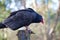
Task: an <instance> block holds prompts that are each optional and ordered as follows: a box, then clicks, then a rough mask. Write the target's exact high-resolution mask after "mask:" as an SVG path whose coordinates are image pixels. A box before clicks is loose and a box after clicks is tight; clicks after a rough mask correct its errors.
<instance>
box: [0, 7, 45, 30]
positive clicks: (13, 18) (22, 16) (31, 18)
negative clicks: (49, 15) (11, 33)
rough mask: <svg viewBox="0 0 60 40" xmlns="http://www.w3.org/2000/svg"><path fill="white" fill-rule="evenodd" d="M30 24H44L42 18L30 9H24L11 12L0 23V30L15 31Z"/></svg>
mask: <svg viewBox="0 0 60 40" xmlns="http://www.w3.org/2000/svg"><path fill="white" fill-rule="evenodd" d="M32 23H44V21H43V17H42V15H40V14H38V13H37V12H36V11H35V10H33V9H32V8H26V9H21V10H18V11H14V12H11V13H10V15H9V16H8V17H7V18H6V19H5V20H4V21H3V22H1V23H0V29H1V28H10V29H12V30H17V29H19V28H21V27H23V26H25V27H27V26H29V25H30V24H32Z"/></svg>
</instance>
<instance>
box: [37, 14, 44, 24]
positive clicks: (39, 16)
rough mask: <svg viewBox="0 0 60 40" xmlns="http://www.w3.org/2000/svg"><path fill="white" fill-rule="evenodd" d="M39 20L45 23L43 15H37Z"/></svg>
mask: <svg viewBox="0 0 60 40" xmlns="http://www.w3.org/2000/svg"><path fill="white" fill-rule="evenodd" d="M37 21H38V22H40V23H42V24H44V21H43V17H42V16H41V15H37Z"/></svg>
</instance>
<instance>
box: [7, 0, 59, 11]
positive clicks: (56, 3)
mask: <svg viewBox="0 0 60 40" xmlns="http://www.w3.org/2000/svg"><path fill="white" fill-rule="evenodd" d="M31 3H32V1H30V0H27V2H26V7H27V8H28V7H31V6H30V4H31ZM37 3H38V4H40V3H41V0H38V1H37ZM58 3H59V2H58V0H52V4H50V5H49V8H52V9H53V10H57V8H58V6H59V5H58ZM8 7H9V5H8ZM10 8H11V9H12V11H16V10H19V8H18V7H16V5H15V2H14V0H12V3H11V4H10ZM20 8H21V9H24V7H23V6H21V7H20Z"/></svg>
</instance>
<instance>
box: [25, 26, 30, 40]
mask: <svg viewBox="0 0 60 40" xmlns="http://www.w3.org/2000/svg"><path fill="white" fill-rule="evenodd" d="M26 37H27V40H29V28H28V26H26Z"/></svg>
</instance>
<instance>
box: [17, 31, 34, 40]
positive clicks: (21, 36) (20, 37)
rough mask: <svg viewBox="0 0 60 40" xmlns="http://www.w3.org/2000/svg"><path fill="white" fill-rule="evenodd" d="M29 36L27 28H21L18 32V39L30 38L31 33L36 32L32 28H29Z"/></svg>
mask: <svg viewBox="0 0 60 40" xmlns="http://www.w3.org/2000/svg"><path fill="white" fill-rule="evenodd" d="M28 33H29V34H28V36H26V30H19V31H18V33H17V37H18V40H30V35H31V34H34V33H33V32H32V31H31V30H28Z"/></svg>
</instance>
